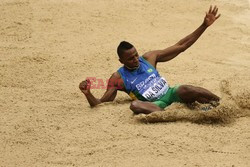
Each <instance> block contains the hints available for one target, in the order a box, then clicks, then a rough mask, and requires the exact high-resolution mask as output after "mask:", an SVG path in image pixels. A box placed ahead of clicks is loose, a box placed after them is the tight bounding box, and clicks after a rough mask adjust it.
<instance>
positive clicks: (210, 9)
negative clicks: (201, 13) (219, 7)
mask: <svg viewBox="0 0 250 167" xmlns="http://www.w3.org/2000/svg"><path fill="white" fill-rule="evenodd" d="M211 12H212V5H210V8H209V11H208V13H211Z"/></svg>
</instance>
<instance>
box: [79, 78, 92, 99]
mask: <svg viewBox="0 0 250 167" xmlns="http://www.w3.org/2000/svg"><path fill="white" fill-rule="evenodd" d="M90 85H91V82H90V80H89V79H86V80H85V81H82V82H81V83H80V84H79V89H80V90H81V91H82V93H84V94H85V95H86V94H89V93H90Z"/></svg>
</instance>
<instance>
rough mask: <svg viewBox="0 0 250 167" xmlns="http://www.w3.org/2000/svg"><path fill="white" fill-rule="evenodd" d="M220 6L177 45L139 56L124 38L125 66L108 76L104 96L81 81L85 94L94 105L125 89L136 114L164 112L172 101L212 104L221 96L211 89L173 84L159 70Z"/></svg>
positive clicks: (209, 22)
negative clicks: (98, 94)
mask: <svg viewBox="0 0 250 167" xmlns="http://www.w3.org/2000/svg"><path fill="white" fill-rule="evenodd" d="M217 12H218V8H217V7H216V6H214V7H212V6H210V9H209V11H208V12H207V13H206V16H205V18H204V21H203V23H202V24H201V26H199V27H198V28H197V29H196V30H195V31H194V32H193V33H191V34H190V35H188V36H186V37H185V38H183V39H182V40H180V41H179V42H177V43H176V44H175V45H173V46H170V47H168V48H166V49H164V50H155V51H150V52H147V53H145V54H144V55H143V56H139V55H138V53H137V51H136V49H135V47H134V46H133V45H132V44H130V43H128V42H126V41H123V42H121V43H120V45H119V46H118V48H117V53H118V56H119V61H120V62H121V63H122V64H123V65H124V66H123V67H121V68H120V69H119V70H118V71H117V72H115V73H113V74H112V76H111V77H110V78H109V82H108V87H107V90H106V92H105V93H104V95H103V96H102V98H101V99H97V98H95V97H94V96H93V94H92V93H91V92H90V87H91V82H90V80H88V79H87V80H85V81H82V82H81V83H80V85H79V88H80V90H81V91H82V93H84V95H85V96H86V98H87V100H88V102H89V104H90V106H91V107H94V106H96V105H98V104H100V103H103V102H110V101H113V100H114V99H115V97H116V94H117V91H118V90H119V91H124V92H126V93H127V94H128V95H129V96H130V97H131V98H132V99H134V101H132V103H131V105H130V109H131V110H132V111H133V112H134V113H135V114H140V113H144V114H149V113H152V112H155V111H161V110H163V109H164V108H165V107H167V106H168V105H170V104H171V103H173V102H181V103H188V104H189V103H193V102H195V101H197V102H199V103H211V102H213V101H216V102H218V101H219V100H220V98H219V97H218V96H216V95H215V94H213V93H211V92H210V91H208V90H206V89H204V88H201V87H195V86H191V85H180V86H175V87H170V86H169V85H168V83H167V81H166V79H165V78H163V77H161V76H160V75H159V73H158V71H157V70H156V65H157V63H158V62H166V61H169V60H171V59H173V58H175V57H176V56H177V55H179V54H180V53H181V52H184V51H185V50H186V49H188V48H189V47H190V46H191V45H193V43H195V41H196V40H197V39H198V38H199V37H200V36H201V34H202V33H203V32H204V31H205V30H206V29H207V28H208V27H209V26H210V25H212V24H213V23H214V21H215V20H217V19H218V18H219V17H220V14H219V15H217Z"/></svg>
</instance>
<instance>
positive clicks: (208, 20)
mask: <svg viewBox="0 0 250 167" xmlns="http://www.w3.org/2000/svg"><path fill="white" fill-rule="evenodd" d="M217 12H218V8H217V6H214V7H212V5H211V6H210V8H209V11H208V12H206V16H205V18H204V22H203V24H204V25H205V26H207V27H209V26H210V25H212V24H213V23H214V21H215V20H217V19H218V18H219V17H220V14H218V15H217Z"/></svg>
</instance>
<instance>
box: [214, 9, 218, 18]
mask: <svg viewBox="0 0 250 167" xmlns="http://www.w3.org/2000/svg"><path fill="white" fill-rule="evenodd" d="M217 12H218V8H216V9H215V12H214V15H215V16H216V15H217Z"/></svg>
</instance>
